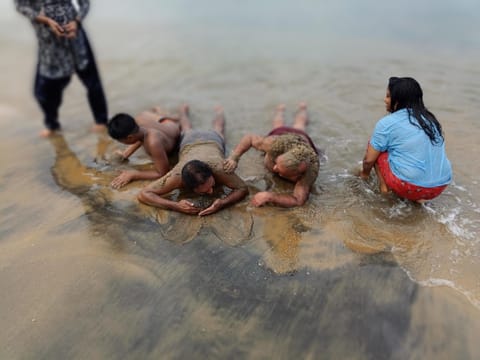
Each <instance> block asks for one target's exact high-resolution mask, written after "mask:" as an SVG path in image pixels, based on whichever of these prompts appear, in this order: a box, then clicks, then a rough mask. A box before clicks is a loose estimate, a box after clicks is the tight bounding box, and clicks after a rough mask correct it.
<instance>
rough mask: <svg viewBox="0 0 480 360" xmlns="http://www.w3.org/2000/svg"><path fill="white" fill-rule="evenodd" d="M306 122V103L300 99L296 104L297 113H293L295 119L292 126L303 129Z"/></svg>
mask: <svg viewBox="0 0 480 360" xmlns="http://www.w3.org/2000/svg"><path fill="white" fill-rule="evenodd" d="M307 124H308V112H307V103H306V102H304V101H302V102H301V103H300V104H298V110H297V114H296V115H295V121H294V123H293V127H294V128H295V129H300V130H303V131H305V129H306V127H307Z"/></svg>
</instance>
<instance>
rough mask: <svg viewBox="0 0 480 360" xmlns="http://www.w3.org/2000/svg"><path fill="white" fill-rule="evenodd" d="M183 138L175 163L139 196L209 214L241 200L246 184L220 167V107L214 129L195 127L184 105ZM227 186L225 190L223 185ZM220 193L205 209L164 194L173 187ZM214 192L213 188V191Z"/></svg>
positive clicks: (222, 120)
mask: <svg viewBox="0 0 480 360" xmlns="http://www.w3.org/2000/svg"><path fill="white" fill-rule="evenodd" d="M180 122H181V124H182V130H183V133H184V134H183V137H182V140H181V142H180V146H179V149H180V150H179V155H178V164H177V165H175V167H174V168H173V169H172V170H171V171H170V172H168V173H167V174H166V175H164V176H163V177H161V178H160V179H158V180H156V181H154V182H153V183H151V184H150V185H148V186H147V187H146V188H144V189H143V190H142V191H141V192H140V194H139V196H138V199H139V200H140V201H141V202H143V203H145V204H147V205H151V206H156V207H160V208H166V209H170V210H174V211H178V212H181V213H184V214H191V215H199V216H204V215H210V214H213V213H215V212H217V211H219V210H220V209H223V208H225V207H227V206H229V205H232V204H234V203H236V202H238V201H240V200H242V199H243V198H244V197H245V196H246V195H247V194H248V189H247V185H246V184H245V183H244V182H243V181H242V179H240V177H238V176H237V175H236V174H234V173H226V172H225V171H224V170H223V162H224V160H225V140H224V128H225V117H224V113H223V108H222V107H217V108H215V118H214V120H213V130H194V129H192V125H191V123H190V119H189V108H188V106H187V105H184V106H183V108H182V111H181V114H180ZM224 187H227V188H229V189H230V191H229V192H227V193H225V192H224V190H223V188H224ZM215 188H217V189H219V190H220V191H221V192H222V195H221V196H220V197H219V198H216V199H215V200H214V201H213V203H212V204H211V205H209V206H208V207H207V208H205V209H204V208H202V207H201V206H199V205H195V204H194V203H193V202H192V201H191V200H186V199H182V200H179V201H175V200H170V199H169V198H167V195H168V194H169V193H170V192H172V191H173V190H176V189H184V190H187V191H192V192H193V193H195V194H198V195H213V194H214V189H215ZM215 193H216V191H215Z"/></svg>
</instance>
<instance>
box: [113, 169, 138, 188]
mask: <svg viewBox="0 0 480 360" xmlns="http://www.w3.org/2000/svg"><path fill="white" fill-rule="evenodd" d="M133 176H134V173H133V172H132V171H122V173H121V174H120V175H118V176H117V177H116V178H115V179H113V181H112V182H111V183H110V186H111V187H112V188H114V189H120V188H121V187H123V186H125V185H127V184H128V183H129V182H130V181H132V180H133Z"/></svg>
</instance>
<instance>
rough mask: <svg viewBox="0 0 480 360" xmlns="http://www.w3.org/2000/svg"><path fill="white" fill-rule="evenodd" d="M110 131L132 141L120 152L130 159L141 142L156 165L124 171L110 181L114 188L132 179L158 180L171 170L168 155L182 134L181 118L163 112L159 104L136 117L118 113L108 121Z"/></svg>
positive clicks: (116, 136)
mask: <svg viewBox="0 0 480 360" xmlns="http://www.w3.org/2000/svg"><path fill="white" fill-rule="evenodd" d="M108 133H109V135H110V136H111V137H112V138H113V139H115V140H118V141H119V142H121V143H123V144H126V145H130V146H129V147H128V148H127V149H126V150H125V151H123V152H122V153H121V156H122V158H123V159H128V158H129V157H130V155H132V154H133V153H134V152H135V151H136V150H137V149H138V148H139V147H140V146H142V145H143V148H144V149H145V152H146V153H147V154H148V155H149V156H150V157H151V158H152V161H153V165H154V169H153V170H147V171H139V170H128V171H122V173H121V174H120V175H119V176H117V177H116V178H115V179H114V180H113V181H112V183H111V186H112V187H113V188H115V189H118V188H121V187H122V186H125V185H127V184H128V183H129V182H131V181H133V180H155V179H158V178H160V177H162V176H163V175H165V174H166V173H167V172H168V171H169V170H170V164H169V161H168V155H170V154H171V153H172V152H173V151H175V149H176V146H177V143H178V139H179V137H180V122H179V119H178V118H177V117H172V116H162V112H161V110H160V109H159V108H158V107H157V108H154V109H152V110H150V111H144V112H142V113H140V114H138V115H137V116H136V117H135V118H133V117H132V116H130V115H128V114H123V113H120V114H117V115H115V116H114V117H112V119H111V120H110V121H109V122H108Z"/></svg>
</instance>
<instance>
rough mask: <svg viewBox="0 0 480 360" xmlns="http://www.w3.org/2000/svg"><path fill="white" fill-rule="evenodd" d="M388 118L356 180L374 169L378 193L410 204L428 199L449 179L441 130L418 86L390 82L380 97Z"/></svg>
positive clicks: (403, 80)
mask: <svg viewBox="0 0 480 360" xmlns="http://www.w3.org/2000/svg"><path fill="white" fill-rule="evenodd" d="M384 101H385V106H386V109H387V111H388V112H389V113H390V114H389V115H387V116H385V117H383V118H382V119H380V120H379V121H378V122H377V124H376V125H375V129H374V131H373V134H372V136H371V138H370V143H369V144H368V148H367V151H366V153H365V157H364V159H363V167H362V171H361V172H360V177H362V178H363V179H367V178H368V177H369V175H370V171H371V170H372V168H373V167H374V166H375V172H376V174H377V177H378V180H379V184H380V191H381V192H382V193H387V192H389V191H393V192H394V193H396V194H397V195H398V196H400V197H402V198H406V199H409V200H413V201H423V200H430V199H433V198H435V197H437V196H438V195H440V194H441V193H442V191H443V190H445V188H446V187H447V185H448V184H449V183H450V182H451V179H452V167H451V165H450V161H449V160H448V158H447V155H446V153H445V141H444V138H443V132H442V126H441V125H440V123H439V122H438V120H437V118H436V117H435V115H433V114H432V113H431V112H430V111H428V110H427V108H426V107H425V105H424V104H423V92H422V89H421V87H420V84H419V83H418V82H417V81H416V80H415V79H413V78H409V77H404V78H397V77H392V78H390V79H389V82H388V87H387V92H386V95H385V100H384Z"/></svg>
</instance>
